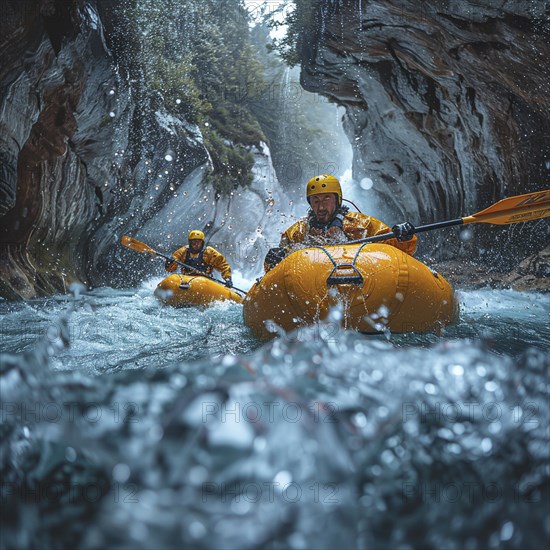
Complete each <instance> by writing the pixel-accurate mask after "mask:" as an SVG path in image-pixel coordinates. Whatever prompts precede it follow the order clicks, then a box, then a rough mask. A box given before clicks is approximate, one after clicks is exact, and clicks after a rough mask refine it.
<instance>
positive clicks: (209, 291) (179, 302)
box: [155, 274, 243, 307]
mask: <svg viewBox="0 0 550 550" xmlns="http://www.w3.org/2000/svg"><path fill="white" fill-rule="evenodd" d="M155 296H156V297H157V298H158V299H159V300H160V301H161V302H162V303H163V304H166V305H170V306H176V307H185V306H194V307H196V306H207V305H209V304H211V303H212V302H215V301H216V300H232V301H233V302H237V303H238V304H240V303H242V301H243V299H242V298H241V296H239V295H238V294H237V293H236V292H233V291H232V290H231V289H229V288H227V287H226V286H224V285H222V284H221V283H217V282H216V281H213V280H212V279H209V278H207V277H202V276H200V275H178V274H174V275H169V276H168V277H166V278H165V279H163V280H162V281H161V282H160V283H159V284H158V285H157V288H156V289H155Z"/></svg>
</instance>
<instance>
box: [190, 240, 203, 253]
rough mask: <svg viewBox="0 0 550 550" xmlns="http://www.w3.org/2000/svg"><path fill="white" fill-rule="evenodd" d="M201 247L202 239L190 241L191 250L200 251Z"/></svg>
mask: <svg viewBox="0 0 550 550" xmlns="http://www.w3.org/2000/svg"><path fill="white" fill-rule="evenodd" d="M201 247H202V240H201V239H191V240H190V241H189V248H190V249H191V252H200V250H201Z"/></svg>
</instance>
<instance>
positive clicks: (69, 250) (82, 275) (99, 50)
mask: <svg viewBox="0 0 550 550" xmlns="http://www.w3.org/2000/svg"><path fill="white" fill-rule="evenodd" d="M2 11H3V13H2V23H1V27H2V29H1V34H2V37H3V42H2V44H1V58H2V68H1V72H0V108H1V110H2V113H3V114H2V120H1V122H0V125H1V138H0V156H1V158H2V170H1V173H0V214H2V218H1V219H0V234H1V238H2V241H1V242H2V249H1V256H2V268H1V270H2V272H1V275H2V279H3V283H2V289H1V291H2V294H3V295H5V296H10V297H16V296H23V297H31V296H34V295H36V294H37V293H38V294H44V293H49V292H53V291H56V290H63V289H64V288H65V287H66V285H67V284H68V283H69V282H70V281H71V280H75V279H80V280H86V279H87V274H86V264H85V260H84V257H83V256H82V254H81V253H80V251H79V246H80V244H79V243H80V242H81V241H82V240H83V238H84V237H85V235H86V234H88V233H90V232H91V231H92V230H93V226H94V223H95V222H96V221H97V220H99V219H100V218H101V216H102V214H103V209H104V208H105V204H106V203H108V201H109V193H110V192H111V190H112V189H114V188H115V187H116V185H117V182H118V174H117V170H118V169H117V167H116V166H114V165H113V164H112V163H111V162H110V161H111V157H112V154H111V153H110V151H112V150H116V148H117V147H124V143H125V141H126V138H125V130H126V133H127V127H128V124H127V121H128V119H129V116H130V113H131V108H130V106H129V104H128V90H127V89H124V86H123V85H122V83H121V82H120V80H119V77H118V76H117V74H116V72H115V71H114V70H113V64H112V59H111V56H110V53H109V50H108V48H107V46H106V44H105V41H104V37H103V33H102V28H101V25H100V21H99V16H98V13H97V11H96V9H95V7H94V5H93V4H91V3H85V2H76V1H75V2H61V1H53V0H51V1H50V0H43V1H41V2H34V1H31V0H24V1H20V2H8V3H7V5H5V6H3V8H2ZM111 90H117V91H120V92H121V93H119V95H118V96H116V95H115V92H114V91H113V92H112V93H110V91H111ZM109 113H112V114H111V115H110V114H109ZM117 114H119V115H120V117H121V119H122V120H123V121H124V120H126V124H124V122H123V123H122V124H120V123H119V124H115V123H114V119H115V117H116V116H117ZM100 186H101V187H100Z"/></svg>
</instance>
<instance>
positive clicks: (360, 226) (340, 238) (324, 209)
mask: <svg viewBox="0 0 550 550" xmlns="http://www.w3.org/2000/svg"><path fill="white" fill-rule="evenodd" d="M306 198H307V201H308V203H309V205H310V206H311V208H310V210H309V212H308V214H307V217H306V218H305V219H302V220H299V221H297V222H296V223H294V224H293V225H291V226H290V227H289V228H288V229H287V230H286V231H285V232H284V233H283V234H282V236H281V242H280V244H279V248H272V249H271V250H270V251H269V252H268V253H267V256H266V259H265V262H266V268H269V269H270V268H272V267H274V265H276V264H277V263H278V262H279V261H281V260H282V258H283V257H284V256H285V255H286V254H287V253H288V249H289V248H290V247H292V245H295V244H299V243H304V244H311V245H319V244H336V243H345V242H347V241H354V240H357V239H364V238H366V237H372V236H374V235H380V234H383V233H389V232H390V231H393V232H394V234H395V235H396V238H392V239H388V240H387V241H384V243H385V244H389V245H392V246H395V247H396V248H399V249H400V250H403V251H404V252H406V253H407V254H410V255H411V256H412V255H413V254H414V253H415V251H416V243H417V240H418V239H417V237H416V235H415V234H414V226H413V225H412V224H410V223H409V222H405V223H401V224H398V225H394V226H393V227H392V228H391V229H390V228H389V226H387V225H386V224H385V223H383V222H381V221H380V220H377V219H376V218H373V217H371V216H367V215H365V214H361V213H360V212H349V209H348V208H347V207H346V206H342V188H341V186H340V182H339V181H338V179H337V178H335V177H334V176H331V175H330V174H321V175H319V176H315V177H313V178H311V179H310V180H309V181H308V182H307V187H306Z"/></svg>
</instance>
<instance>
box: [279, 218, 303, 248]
mask: <svg viewBox="0 0 550 550" xmlns="http://www.w3.org/2000/svg"><path fill="white" fill-rule="evenodd" d="M305 236H306V223H305V222H304V221H303V220H300V221H297V222H296V223H294V224H292V225H291V226H290V227H289V228H288V229H287V230H286V231H285V232H284V233H283V234H282V235H281V242H280V243H279V246H280V247H282V248H284V247H286V246H288V245H289V244H296V243H302V242H304V238H305Z"/></svg>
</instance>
